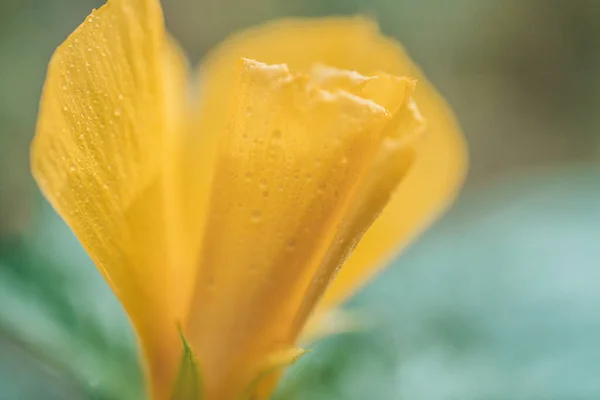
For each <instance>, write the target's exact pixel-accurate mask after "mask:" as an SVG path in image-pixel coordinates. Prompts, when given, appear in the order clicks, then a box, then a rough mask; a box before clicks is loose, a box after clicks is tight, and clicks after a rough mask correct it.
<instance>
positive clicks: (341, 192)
mask: <svg viewBox="0 0 600 400" xmlns="http://www.w3.org/2000/svg"><path fill="white" fill-rule="evenodd" d="M238 68H239V69H238V73H237V77H236V78H235V79H233V78H234V77H235V75H233V74H232V80H233V85H232V91H231V92H230V94H231V103H230V105H229V106H227V108H226V110H225V111H226V113H227V115H229V116H230V119H229V124H228V125H227V128H226V130H225V131H224V133H223V137H222V138H221V143H220V146H219V151H218V156H217V165H216V168H215V177H214V181H213V187H212V193H211V199H210V207H209V217H208V220H207V226H206V232H207V234H206V237H205V239H204V242H203V247H202V253H201V254H202V259H201V262H200V268H199V271H198V274H199V277H198V286H197V288H196V297H195V299H194V303H193V307H192V312H191V318H190V321H189V326H188V334H187V337H188V338H189V339H190V341H191V343H192V344H193V347H194V349H195V351H196V353H197V354H198V359H199V360H200V363H201V365H202V371H203V378H204V382H205V384H206V388H207V398H208V399H210V400H214V399H228V398H232V396H235V395H238V394H239V393H241V392H242V391H243V389H244V388H245V387H246V386H247V385H248V384H249V383H250V381H251V379H252V378H254V377H255V376H256V375H257V373H258V372H259V371H260V368H261V366H262V365H263V364H264V360H265V359H267V358H268V357H269V356H270V355H272V354H273V353H274V352H276V351H278V350H280V349H281V348H286V347H288V348H289V347H292V346H291V345H292V344H293V342H294V341H295V339H296V336H297V334H298V332H297V329H295V327H296V326H297V325H298V324H297V323H296V321H297V320H299V318H302V316H300V315H299V313H300V312H301V311H302V310H303V309H304V308H308V309H309V308H310V305H309V304H308V303H307V302H306V292H307V290H309V287H310V290H311V294H312V292H313V288H312V283H313V282H315V279H317V280H318V277H317V276H316V275H315V274H316V273H317V271H320V270H323V275H325V274H329V273H330V271H329V270H328V269H327V267H328V266H329V267H331V266H333V267H334V268H335V266H337V260H336V262H328V264H327V266H324V265H323V259H324V257H326V256H327V255H328V254H329V252H330V251H331V250H330V249H331V248H335V251H338V250H339V249H340V248H344V249H347V248H348V247H350V246H351V244H350V243H349V242H348V243H343V244H340V245H337V244H336V245H332V241H333V240H335V239H336V238H337V237H338V233H337V232H338V230H339V227H340V225H342V224H343V223H345V222H344V221H345V217H346V214H347V212H348V211H349V210H352V209H353V208H354V206H353V205H351V204H353V202H354V199H355V198H356V191H357V188H360V187H361V186H359V183H360V182H362V178H363V177H364V176H368V175H369V173H368V171H370V169H371V168H372V167H373V163H374V162H375V159H376V158H377V157H378V154H379V152H380V150H381V146H382V141H383V140H384V138H385V134H386V130H385V128H386V127H387V126H388V124H390V123H392V122H393V119H392V115H390V113H389V112H388V110H386V109H385V108H383V107H381V106H380V105H378V104H376V103H375V102H373V101H371V100H368V99H365V98H361V97H359V96H356V95H353V94H350V93H348V92H346V91H341V90H337V91H326V90H323V89H321V88H319V87H317V86H316V85H315V84H313V83H311V82H309V78H308V77H307V76H294V75H292V74H290V73H289V71H288V70H287V68H286V67H285V66H282V65H265V64H261V63H256V62H253V61H249V60H246V61H244V62H242V63H241V65H239V66H238ZM211 100H212V99H211ZM403 100H404V99H403V98H400V99H398V101H399V102H400V103H401V102H403ZM392 179H394V177H390V180H392ZM379 211H380V209H379V210H377V209H376V207H372V208H371V209H370V213H371V215H373V214H377V213H378V212H379ZM345 237H346V236H344V238H345ZM340 251H341V250H340ZM317 286H318V285H317ZM319 287H320V288H324V286H323V285H320V286H319ZM317 291H318V288H317V287H316V286H315V288H314V292H315V296H314V297H315V298H318V294H317V293H316V292H317ZM300 325H301V324H300ZM261 390H262V388H261Z"/></svg>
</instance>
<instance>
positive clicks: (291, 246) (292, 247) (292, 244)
mask: <svg viewBox="0 0 600 400" xmlns="http://www.w3.org/2000/svg"><path fill="white" fill-rule="evenodd" d="M285 248H286V249H288V250H289V251H293V250H296V241H295V240H294V239H290V240H288V241H287V242H286V243H285Z"/></svg>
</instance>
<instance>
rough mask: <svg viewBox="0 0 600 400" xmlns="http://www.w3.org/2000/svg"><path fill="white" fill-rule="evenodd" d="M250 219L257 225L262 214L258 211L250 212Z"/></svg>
mask: <svg viewBox="0 0 600 400" xmlns="http://www.w3.org/2000/svg"><path fill="white" fill-rule="evenodd" d="M250 217H251V219H252V222H254V223H257V222H260V220H261V217H262V213H261V212H260V210H252V212H250Z"/></svg>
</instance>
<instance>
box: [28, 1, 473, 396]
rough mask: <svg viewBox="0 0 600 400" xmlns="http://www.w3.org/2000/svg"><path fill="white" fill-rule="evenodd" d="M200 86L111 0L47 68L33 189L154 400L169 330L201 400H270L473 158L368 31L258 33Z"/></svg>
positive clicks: (424, 91)
mask: <svg viewBox="0 0 600 400" xmlns="http://www.w3.org/2000/svg"><path fill="white" fill-rule="evenodd" d="M253 60H256V61H253ZM193 78H194V79H192V77H190V74H189V69H188V66H187V64H186V61H185V57H184V56H183V55H182V52H181V51H180V50H179V48H178V47H177V45H176V44H175V42H174V40H172V39H171V38H170V37H169V36H168V35H167V33H166V32H165V28H164V23H163V16H162V11H161V8H160V4H159V2H158V0H109V1H108V3H107V4H106V5H105V6H103V7H102V8H100V9H99V10H97V11H94V12H92V14H91V15H90V16H89V17H88V18H87V20H86V21H85V22H84V23H83V24H82V25H81V26H80V27H79V28H77V29H76V30H75V32H73V34H71V36H69V38H68V39H67V40H66V41H65V43H63V44H62V45H61V46H60V47H59V48H58V49H57V50H56V53H55V54H54V56H53V57H52V60H51V62H50V65H49V69H48V75H47V79H46V83H45V86H44V91H43V96H42V100H41V107H40V114H39V120H38V125H37V132H36V137H35V139H34V142H33V145H32V168H33V173H34V175H35V178H36V180H37V182H38V184H39V186H40V187H41V189H42V191H43V193H44V194H45V196H46V197H47V198H48V200H49V201H50V202H51V203H52V205H53V206H54V207H55V209H56V210H57V211H58V213H59V214H60V215H61V216H62V217H63V218H64V219H65V221H66V222H67V223H68V224H69V226H70V227H71V228H72V230H73V231H74V232H75V234H76V235H77V237H78V238H79V240H80V241H81V243H82V244H83V246H84V247H85V249H86V251H87V252H88V254H89V255H90V257H91V258H92V260H93V261H94V263H95V264H96V266H97V267H98V269H99V270H100V271H101V273H102V274H103V275H104V277H105V279H106V280H107V281H108V283H109V284H110V286H111V287H112V289H113V290H114V292H115V293H116V295H117V296H118V298H119V299H120V301H121V302H122V304H123V306H124V308H125V310H126V312H127V313H128V315H129V317H130V320H131V322H132V324H133V327H134V328H135V331H136V333H137V336H138V338H139V341H140V346H141V348H142V352H143V356H144V360H145V365H146V367H147V378H148V382H149V391H150V393H151V395H152V397H153V398H155V399H167V398H169V396H170V392H171V390H172V386H173V381H174V377H175V374H176V371H177V369H178V366H179V360H180V357H181V340H180V338H179V332H178V325H179V326H181V327H182V329H183V331H184V333H185V336H186V338H187V339H188V341H189V343H190V344H191V346H192V348H193V349H194V352H195V354H196V356H197V360H198V363H199V367H200V370H201V375H202V382H203V385H204V391H205V398H206V399H208V400H228V399H234V398H238V396H239V395H240V394H241V393H243V392H244V391H245V390H247V389H248V387H249V385H250V384H251V383H252V382H255V381H256V380H257V379H258V378H259V377H261V376H264V377H265V378H264V379H263V380H262V381H260V382H258V385H257V386H256V388H255V393H252V395H253V396H257V397H256V398H264V397H266V396H268V394H269V392H270V391H271V389H272V387H273V386H274V384H275V382H276V380H277V375H278V373H277V372H275V373H273V374H270V375H269V374H265V371H269V370H271V369H273V368H274V367H276V366H277V365H279V364H284V363H285V362H286V361H290V360H291V359H293V358H294V357H296V356H297V355H298V351H297V350H296V348H295V346H296V343H297V342H298V340H299V337H300V335H301V334H302V333H303V332H306V326H307V320H308V319H309V317H311V318H313V319H312V320H311V321H316V324H317V325H318V321H319V318H320V316H323V315H325V314H326V313H327V312H328V311H329V310H332V309H333V308H334V307H335V306H337V305H338V304H339V303H340V302H341V301H342V300H344V299H345V298H346V297H347V296H348V295H350V294H351V293H353V292H354V291H355V290H356V289H357V288H358V287H359V286H360V285H362V284H363V283H364V282H365V280H367V279H368V278H370V277H371V276H372V275H373V274H374V273H375V272H376V271H377V270H378V269H379V268H380V267H381V266H382V265H383V264H384V263H385V262H387V261H389V260H390V258H391V257H393V256H394V255H395V254H396V252H397V251H398V250H399V249H400V248H401V247H402V246H404V245H406V243H407V242H408V241H409V240H410V239H412V238H413V237H414V236H415V235H416V234H418V233H419V231H420V230H421V229H423V228H424V227H425V225H426V224H427V223H429V222H430V221H431V220H432V219H433V218H434V217H435V216H436V215H437V214H438V213H439V212H441V211H442V210H443V208H444V207H445V206H447V205H448V203H449V202H450V201H451V200H452V198H453V197H454V196H455V194H456V192H457V189H458V187H459V186H460V184H461V182H462V180H463V177H464V172H465V169H466V149H465V145H464V142H463V138H462V136H461V133H460V130H459V128H458V126H457V123H456V121H455V120H454V117H453V114H452V112H451V111H450V110H449V108H448V107H447V105H446V104H445V103H444V101H443V99H442V98H441V97H440V96H439V95H438V94H437V93H436V92H435V90H434V89H433V88H432V87H431V86H430V84H429V83H428V82H427V81H426V80H425V79H424V78H423V77H422V75H421V73H420V72H419V70H418V69H417V68H416V67H415V66H414V65H413V64H412V63H411V61H410V59H409V58H408V56H407V55H406V54H405V53H404V51H403V50H402V48H401V47H400V46H399V45H398V44H397V43H395V42H393V41H392V40H390V39H386V38H384V37H382V36H381V35H380V34H379V33H378V31H377V28H376V26H374V24H373V23H371V22H370V21H368V20H364V19H361V18H327V19H299V20H286V21H281V22H274V23H270V24H267V25H266V26H264V27H261V28H258V29H255V30H251V31H249V32H245V33H242V34H240V35H237V36H234V37H232V38H230V39H229V40H228V41H226V42H225V43H224V44H223V45H221V46H220V47H219V48H217V49H216V50H215V51H214V52H212V53H211V54H210V55H209V56H208V57H207V59H206V61H205V63H204V64H203V65H202V67H201V68H200V70H199V72H198V74H197V75H196V74H195V76H193ZM416 80H418V83H416ZM191 81H197V82H199V86H198V87H197V88H192V85H191V84H190V82H191ZM415 85H416V86H415ZM190 88H192V89H190ZM419 110H420V113H419ZM421 115H422V117H421ZM423 118H424V119H425V120H427V128H428V129H427V130H426V132H425V133H426V134H424V135H423V134H422V133H423V132H424V130H423V126H424V125H423ZM310 325H311V326H312V325H313V324H312V323H311V324H310ZM275 370H276V368H275Z"/></svg>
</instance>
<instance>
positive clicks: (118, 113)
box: [114, 107, 123, 117]
mask: <svg viewBox="0 0 600 400" xmlns="http://www.w3.org/2000/svg"><path fill="white" fill-rule="evenodd" d="M122 114H123V109H122V108H121V107H119V108H117V109H116V110H115V112H114V115H115V117H120V116H121V115H122Z"/></svg>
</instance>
